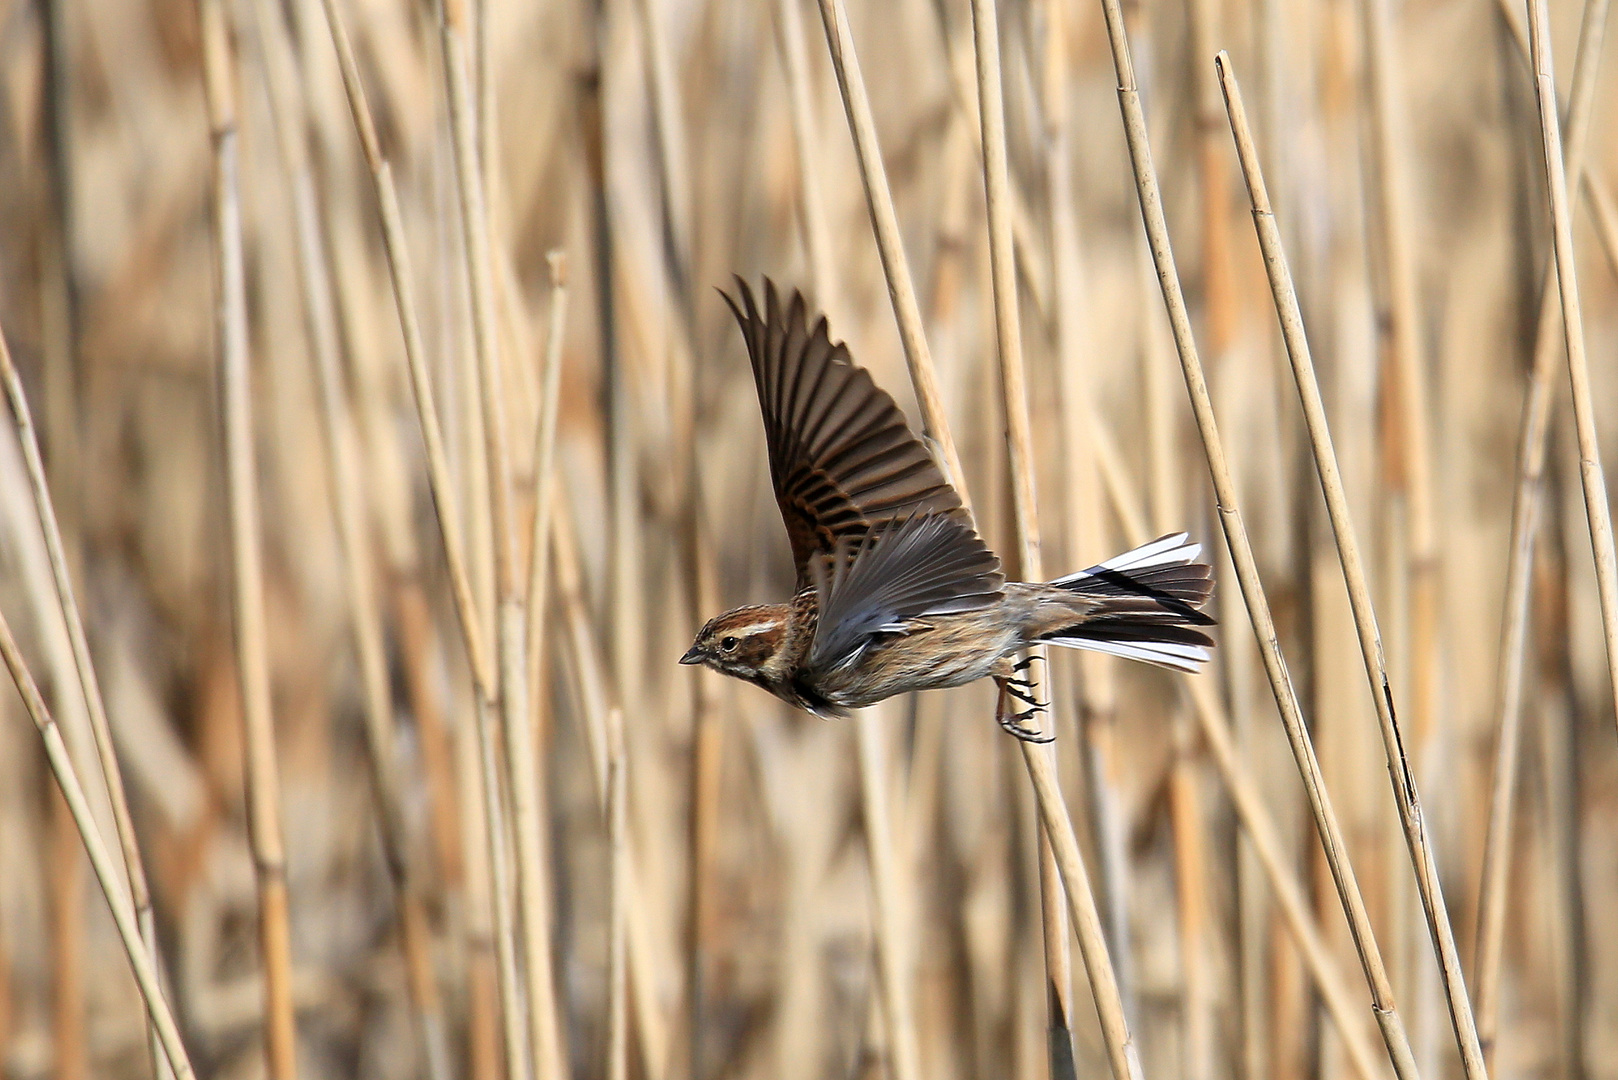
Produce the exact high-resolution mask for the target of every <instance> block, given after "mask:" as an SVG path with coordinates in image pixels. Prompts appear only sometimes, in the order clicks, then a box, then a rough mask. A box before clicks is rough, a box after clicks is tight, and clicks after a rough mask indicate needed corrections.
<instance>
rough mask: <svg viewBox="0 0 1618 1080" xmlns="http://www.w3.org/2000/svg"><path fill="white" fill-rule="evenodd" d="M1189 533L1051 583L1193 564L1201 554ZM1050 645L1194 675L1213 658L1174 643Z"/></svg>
mask: <svg viewBox="0 0 1618 1080" xmlns="http://www.w3.org/2000/svg"><path fill="white" fill-rule="evenodd" d="M1187 538H1188V534H1186V533H1183V532H1182V533H1174V534H1172V535H1169V536H1162V537H1159V538H1158V539H1156V540H1153V541H1152V542H1151V543H1149V544H1142V545H1141V546H1140V547H1138V548H1132V549H1131V550H1129V551H1126V552H1124V553H1123V554H1121V555H1114V556H1113V557H1112V558H1110V559H1108V560H1107V561H1106V562H1104V563H1101V564H1100V565H1098V566H1092V567H1090V568H1089V569H1088V570H1080V571H1079V572H1078V573H1076V574H1069V575H1067V576H1066V577H1059V578H1057V579H1056V580H1054V581H1052V582H1051V584H1052V585H1072V584H1073V583H1074V582H1077V581H1082V580H1084V579H1085V578H1087V577H1094V576H1095V575H1096V571H1098V570H1114V571H1118V572H1120V573H1131V572H1138V571H1141V570H1151V569H1153V568H1155V567H1159V566H1178V565H1183V564H1185V563H1190V562H1195V561H1196V560H1197V558H1198V557H1199V556H1200V555H1201V554H1202V545H1201V544H1188V543H1186V540H1187ZM1046 640H1047V641H1048V642H1049V643H1050V644H1052V645H1063V646H1066V647H1067V648H1070V649H1089V650H1090V651H1091V652H1098V653H1106V654H1107V655H1109V656H1121V657H1123V658H1124V659H1126V660H1139V661H1141V662H1143V663H1147V664H1156V665H1157V666H1158V667H1166V668H1173V669H1175V670H1176V671H1187V672H1191V673H1192V674H1195V673H1196V672H1198V671H1200V670H1201V667H1200V665H1202V664H1205V663H1207V662H1208V661H1209V660H1210V659H1212V656H1213V654H1212V653H1210V652H1209V651H1208V649H1207V648H1205V647H1204V646H1201V645H1184V644H1181V643H1179V642H1173V641H1091V640H1089V639H1087V638H1047V639H1046Z"/></svg>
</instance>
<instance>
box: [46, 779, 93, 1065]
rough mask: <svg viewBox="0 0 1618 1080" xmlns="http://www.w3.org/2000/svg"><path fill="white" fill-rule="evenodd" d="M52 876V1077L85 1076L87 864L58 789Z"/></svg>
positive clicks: (52, 798) (53, 804) (49, 854)
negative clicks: (84, 861) (85, 889)
mask: <svg viewBox="0 0 1618 1080" xmlns="http://www.w3.org/2000/svg"><path fill="white" fill-rule="evenodd" d="M46 799H47V803H48V805H49V807H50V809H49V811H48V812H47V813H48V816H49V819H50V821H49V825H48V828H47V832H48V833H49V846H48V848H47V851H46V856H45V867H46V872H47V874H48V875H49V877H50V892H49V896H50V913H49V918H48V922H49V924H50V926H49V935H50V971H51V1080H87V1078H88V1077H89V1075H90V1061H89V1058H90V1055H89V1049H88V1046H87V1044H88V1042H89V1035H88V1032H87V1031H86V1030H85V1013H86V1012H87V1011H88V1010H87V1009H86V1008H85V997H84V989H85V983H84V863H83V862H82V861H81V856H80V854H79V843H78V839H79V838H78V830H77V829H76V828H75V827H74V825H73V814H72V812H71V811H70V810H68V807H67V802H66V801H65V800H64V799H63V798H62V793H61V791H60V790H58V789H57V788H54V787H53V788H51V789H50V790H49V792H48V793H47V795H46Z"/></svg>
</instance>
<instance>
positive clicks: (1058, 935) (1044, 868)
mask: <svg viewBox="0 0 1618 1080" xmlns="http://www.w3.org/2000/svg"><path fill="white" fill-rule="evenodd" d="M972 45H973V51H974V53H975V54H976V57H977V95H978V122H979V125H980V128H981V131H982V144H983V187H984V191H985V194H986V196H987V203H988V220H989V264H990V277H991V281H992V283H993V295H994V324H995V343H996V345H997V349H996V352H997V354H998V356H999V359H1000V392H1001V399H1002V402H1003V404H1004V408H1005V417H1006V442H1007V447H1008V450H1009V452H1010V465H1011V492H1012V499H1011V505H1012V513H1013V518H1014V521H1015V525H1016V535H1017V543H1018V548H1019V551H1018V555H1019V558H1018V567H1019V569H1020V571H1021V574H1022V578H1023V579H1024V580H1026V581H1043V580H1045V572H1044V565H1043V558H1042V556H1041V550H1040V535H1039V507H1038V501H1037V499H1036V496H1035V492H1034V460H1033V435H1032V424H1031V423H1030V422H1029V419H1028V387H1027V380H1026V376H1025V373H1024V369H1023V353H1022V319H1021V317H1020V313H1019V311H1018V305H1017V265H1016V252H1015V248H1014V241H1013V238H1012V224H1011V194H1010V192H1011V179H1010V170H1009V168H1008V166H1007V164H1006V113H1005V100H1004V87H1003V85H1002V83H1001V75H1000V26H999V15H998V12H997V11H996V3H995V0H973V3H972ZM1030 655H1031V657H1032V656H1038V657H1039V658H1040V659H1044V651H1043V650H1033V651H1032V652H1031V654H1030ZM1039 666H1040V667H1045V666H1048V665H1045V664H1041V665H1039ZM1039 674H1040V673H1039V672H1037V671H1035V670H1033V669H1030V671H1029V672H1028V680H1029V682H1030V683H1032V684H1034V685H1032V686H1031V687H1030V688H1029V694H1030V696H1033V697H1038V696H1039V688H1038V683H1039V682H1041V681H1043V680H1042V679H1040V678H1038V677H1037V676H1038V675H1039ZM1046 723H1047V724H1049V723H1050V721H1049V720H1047V721H1046ZM1025 753H1032V754H1041V755H1044V757H1045V758H1046V761H1047V763H1048V764H1049V766H1050V768H1051V771H1052V772H1055V769H1056V750H1055V747H1054V746H1032V745H1028V746H1026V747H1025ZM1039 881H1040V918H1041V924H1042V928H1043V930H1044V940H1045V979H1046V983H1045V994H1046V1006H1047V1008H1048V1010H1049V1031H1050V1052H1051V1073H1052V1075H1053V1076H1055V1077H1058V1078H1061V1077H1064V1076H1071V1075H1072V1073H1073V1068H1074V1063H1073V1045H1072V1043H1073V1035H1072V1029H1073V958H1072V955H1071V953H1070V952H1069V946H1068V933H1067V920H1066V918H1064V916H1063V907H1062V896H1061V889H1062V882H1061V879H1060V877H1059V872H1058V870H1057V868H1056V865H1055V863H1054V856H1053V854H1052V852H1051V849H1050V841H1049V839H1048V838H1047V837H1045V836H1043V833H1042V835H1041V838H1040V841H1039ZM1089 902H1090V904H1091V905H1092V906H1093V905H1094V903H1095V900H1094V898H1093V897H1091V898H1090V901H1089ZM1098 921H1099V917H1098ZM1086 959H1087V960H1091V959H1092V958H1090V957H1086ZM1091 981H1092V982H1096V981H1098V980H1097V974H1096V973H1095V972H1092V973H1091ZM1099 982H1100V984H1101V985H1102V986H1103V987H1104V988H1105V987H1110V988H1111V994H1110V997H1109V996H1108V995H1106V994H1099V995H1097V997H1096V1007H1097V1009H1098V1010H1100V1012H1101V1014H1102V1031H1103V1033H1104V1034H1105V1035H1106V1036H1107V1038H1108V1056H1109V1057H1110V1058H1111V1059H1112V1062H1113V1068H1114V1071H1115V1073H1116V1075H1117V1076H1118V1078H1119V1080H1123V1078H1124V1077H1125V1076H1127V1075H1128V1074H1127V1072H1118V1071H1117V1070H1118V1069H1119V1068H1120V1067H1122V1068H1124V1069H1126V1070H1127V1068H1128V1064H1127V1054H1126V1048H1127V1046H1128V1042H1129V1032H1128V1024H1127V1022H1126V1019H1125V1016H1124V1010H1123V998H1122V996H1121V995H1120V994H1119V992H1118V982H1117V976H1116V974H1115V973H1113V972H1112V971H1111V969H1110V965H1109V969H1108V971H1107V972H1106V973H1105V976H1104V977H1102V978H1101V979H1100V980H1099ZM1114 1009H1116V1011H1117V1015H1116V1016H1115V1017H1109V1016H1108V1015H1107V1014H1108V1012H1109V1011H1111V1010H1114ZM1119 1033H1122V1037H1123V1045H1120V1046H1113V1045H1112V1040H1113V1038H1114V1037H1116V1036H1117V1035H1118V1034H1119Z"/></svg>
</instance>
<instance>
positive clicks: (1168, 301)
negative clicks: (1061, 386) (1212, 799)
mask: <svg viewBox="0 0 1618 1080" xmlns="http://www.w3.org/2000/svg"><path fill="white" fill-rule="evenodd" d="M1102 12H1103V14H1104V15H1105V17H1106V23H1107V36H1108V40H1109V43H1110V45H1111V48H1112V58H1113V66H1114V68H1115V70H1116V72H1117V75H1118V104H1119V108H1120V110H1121V112H1122V115H1123V121H1124V136H1125V140H1126V141H1127V143H1128V146H1129V156H1130V163H1131V166H1132V168H1133V171H1134V179H1135V191H1136V195H1137V196H1138V198H1139V201H1140V208H1141V218H1142V221H1143V223H1144V225H1145V228H1146V235H1147V241H1148V243H1149V244H1150V246H1151V251H1152V260H1153V263H1154V265H1155V266H1156V269H1157V278H1158V284H1159V286H1160V288H1161V289H1162V292H1163V301H1164V306H1165V308H1166V309H1167V310H1168V315H1169V326H1170V329H1171V330H1172V332H1173V334H1174V344H1175V347H1176V350H1177V351H1178V353H1179V356H1180V367H1181V370H1182V372H1183V374H1184V375H1185V383H1186V392H1187V396H1188V397H1189V398H1190V399H1191V409H1192V413H1193V414H1194V415H1195V417H1196V421H1197V431H1198V434H1199V435H1200V436H1201V438H1202V444H1203V450H1204V453H1205V456H1206V457H1207V460H1208V471H1209V474H1210V477H1211V479H1212V481H1213V487H1214V494H1215V498H1216V500H1217V506H1218V510H1219V521H1220V525H1221V527H1222V528H1223V529H1224V531H1225V539H1226V541H1227V543H1228V544H1229V546H1230V552H1231V561H1232V564H1233V566H1234V569H1235V571H1236V576H1237V580H1238V582H1239V583H1240V584H1241V589H1242V597H1243V599H1244V600H1245V601H1246V602H1247V610H1248V615H1249V618H1250V619H1251V621H1252V624H1253V631H1254V634H1255V636H1256V637H1257V638H1258V643H1259V648H1260V653H1261V655H1262V657H1263V660H1264V670H1265V674H1266V675H1267V676H1268V678H1269V682H1270V689H1271V691H1272V692H1273V693H1274V695H1275V700H1276V705H1277V707H1278V710H1279V712H1280V714H1281V722H1282V726H1283V727H1284V728H1285V729H1286V734H1287V741H1288V743H1289V744H1290V745H1291V748H1292V752H1293V755H1294V757H1295V758H1296V760H1297V764H1298V771H1299V774H1300V776H1301V777H1302V779H1303V783H1304V788H1305V791H1306V792H1307V794H1308V796H1309V804H1310V810H1311V812H1312V813H1313V815H1314V819H1315V825H1316V828H1317V829H1318V830H1319V832H1320V838H1321V843H1322V845H1323V847H1324V849H1325V854H1326V860H1327V863H1328V865H1329V867H1330V869H1331V872H1332V878H1333V881H1334V882H1335V883H1336V886H1337V891H1338V896H1339V899H1340V900H1341V901H1342V904H1343V909H1344V912H1345V914H1347V916H1348V922H1349V928H1350V931H1351V933H1352V935H1353V937H1354V944H1355V948H1356V950H1357V951H1358V953H1359V956H1360V962H1361V965H1362V967H1363V968H1364V970H1365V977H1366V982H1367V984H1368V985H1369V986H1370V988H1371V997H1372V1007H1373V1009H1374V1012H1375V1015H1376V1018H1377V1023H1378V1025H1379V1026H1380V1027H1381V1030H1382V1036H1383V1040H1384V1041H1385V1042H1386V1043H1387V1046H1388V1053H1389V1056H1390V1058H1391V1059H1392V1061H1393V1066H1394V1071H1395V1073H1396V1074H1397V1075H1398V1076H1399V1078H1400V1080H1412V1078H1414V1077H1415V1076H1416V1065H1415V1059H1414V1057H1413V1056H1412V1054H1411V1051H1410V1044H1409V1040H1408V1038H1407V1037H1406V1036H1405V1031H1404V1023H1403V1021H1402V1020H1401V1019H1400V1017H1399V1014H1398V1012H1397V1011H1396V1010H1395V1008H1394V1003H1393V988H1392V986H1391V985H1390V984H1389V982H1388V976H1387V969H1386V967H1385V966H1384V964H1383V962H1382V954H1381V951H1380V950H1379V949H1378V948H1377V946H1376V939H1375V936H1374V934H1373V933H1372V931H1371V925H1370V918H1369V916H1368V915H1367V914H1366V910H1365V900H1364V898H1363V896H1361V894H1360V888H1359V884H1358V882H1357V881H1356V879H1355V877H1354V871H1353V867H1352V866H1351V865H1350V863H1349V861H1348V856H1347V847H1346V845H1345V843H1344V840H1343V832H1342V826H1341V825H1340V824H1339V823H1338V821H1337V816H1336V814H1335V813H1334V812H1333V810H1332V808H1331V801H1330V799H1329V797H1328V795H1327V793H1326V790H1325V784H1324V782H1323V780H1322V779H1321V774H1320V763H1319V761H1317V760H1316V758H1315V752H1314V746H1313V744H1312V743H1311V742H1310V739H1309V732H1308V729H1307V728H1306V727H1305V725H1304V722H1303V712H1302V708H1301V706H1300V705H1299V703H1298V696H1297V692H1296V691H1295V690H1294V689H1293V687H1292V681H1291V677H1290V676H1289V675H1288V674H1287V670H1286V661H1285V660H1284V659H1283V657H1282V655H1281V647H1280V643H1279V641H1278V640H1277V638H1276V632H1275V621H1274V619H1273V617H1272V616H1271V614H1270V607H1269V601H1268V599H1267V598H1266V597H1265V595H1264V586H1263V582H1262V581H1261V580H1260V579H1259V576H1258V566H1257V563H1256V560H1255V559H1254V557H1253V547H1252V544H1251V543H1250V541H1249V540H1248V536H1247V527H1246V525H1245V524H1243V522H1242V516H1241V510H1240V507H1239V506H1238V504H1237V501H1236V489H1235V483H1234V482H1233V480H1232V479H1231V475H1230V468H1229V466H1228V465H1227V463H1226V460H1225V448H1224V443H1223V440H1222V439H1221V438H1220V436H1219V426H1218V423H1217V421H1216V419H1215V417H1214V413H1213V404H1212V402H1211V400H1210V399H1209V396H1208V384H1207V379H1206V378H1205V377H1204V375H1203V371H1202V361H1201V359H1200V358H1199V357H1198V356H1197V347H1196V341H1195V340H1194V338H1193V337H1192V334H1191V322H1190V318H1189V315H1188V313H1187V311H1186V306H1185V295H1184V292H1183V291H1182V289H1181V287H1180V277H1179V272H1178V270H1176V268H1175V265H1174V252H1173V249H1172V248H1171V246H1170V243H1169V235H1168V223H1167V221H1166V220H1165V219H1164V216H1163V200H1162V192H1161V191H1160V189H1159V187H1158V182H1157V170H1156V168H1155V167H1154V166H1153V164H1152V151H1151V146H1150V144H1149V142H1148V141H1147V137H1146V115H1145V112H1144V110H1143V109H1142V107H1141V101H1140V90H1139V88H1138V87H1137V86H1136V84H1135V73H1134V65H1133V62H1132V61H1131V60H1130V56H1129V41H1128V38H1127V37H1126V36H1125V32H1124V22H1123V12H1122V10H1121V7H1120V4H1119V0H1102Z"/></svg>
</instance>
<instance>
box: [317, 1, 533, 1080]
mask: <svg viewBox="0 0 1618 1080" xmlns="http://www.w3.org/2000/svg"><path fill="white" fill-rule="evenodd" d="M323 6H324V8H325V12H326V22H327V28H328V29H329V30H330V32H331V36H332V44H333V46H334V47H335V49H336V52H337V59H338V66H339V70H340V72H341V74H342V77H343V89H344V91H345V92H346V94H347V96H348V105H349V111H350V113H351V114H352V115H353V118H354V127H355V130H356V132H357V133H358V135H359V140H360V147H361V149H362V150H363V152H364V154H365V161H366V165H367V166H368V167H369V169H370V171H371V177H372V181H373V183H374V185H375V189H376V195H377V202H378V204H379V208H380V210H381V218H382V238H383V244H384V246H385V248H386V251H387V262H388V272H389V276H390V279H391V283H392V285H393V298H394V304H395V307H396V308H397V310H398V314H399V327H400V330H401V332H402V333H403V337H404V346H405V358H406V361H407V364H408V366H409V371H410V384H411V389H412V391H413V392H414V396H415V401H416V411H417V416H418V419H419V421H420V427H421V434H422V443H423V446H424V447H425V449H426V456H427V478H428V484H429V488H430V490H431V491H432V495H433V507H434V509H435V511H436V515H435V516H436V518H437V521H438V528H439V536H440V538H441V540H442V542H443V545H444V561H445V564H446V566H447V567H448V569H449V575H450V585H451V593H452V594H453V596H454V599H455V613H456V617H457V622H458V623H459V625H460V628H461V636H462V640H463V643H464V647H465V649H466V654H467V660H468V662H469V664H470V665H471V668H472V681H473V684H474V686H473V696H474V698H475V701H474V709H475V711H476V720H477V725H476V729H477V733H478V741H479V761H480V763H481V766H482V768H481V769H480V770H479V771H478V772H477V773H474V775H475V776H480V778H481V780H482V784H481V785H480V786H481V788H482V791H481V796H482V804H483V809H484V815H485V817H486V819H487V827H486V829H485V834H486V835H485V839H486V841H487V847H488V854H489V870H490V876H491V881H490V892H491V893H492V897H493V908H494V918H495V926H494V937H495V955H496V959H497V961H498V965H499V969H500V971H499V973H500V990H501V993H500V1005H501V1013H502V1017H503V1020H504V1031H505V1043H506V1067H507V1073H508V1077H510V1078H511V1080H521V1078H522V1077H524V1076H527V1075H528V1070H529V1068H530V1066H531V1060H530V1051H529V1046H528V1032H527V1024H526V1017H525V1016H524V1015H523V1013H522V1010H521V990H520V978H519V974H518V971H517V966H516V956H515V951H514V950H515V947H516V946H515V942H516V927H515V925H514V922H513V918H512V912H511V909H510V900H509V895H510V892H509V889H510V882H509V868H508V867H507V865H506V847H505V835H506V825H505V819H506V815H505V806H504V803H503V802H502V800H501V798H500V787H499V783H498V769H497V768H496V767H495V761H496V753H495V748H494V746H493V744H492V741H491V740H492V738H493V734H494V732H493V729H492V720H491V718H490V717H489V715H488V714H489V712H490V710H491V709H492V708H494V707H495V706H494V704H493V703H494V701H495V698H496V695H497V693H498V690H497V685H498V684H497V683H496V681H495V680H496V677H497V676H496V673H495V670H494V668H493V664H492V662H491V660H490V657H489V654H488V650H487V646H486V645H485V644H484V641H483V632H482V630H481V628H480V624H479V619H478V614H477V608H476V606H475V603H474V601H473V598H472V586H471V579H470V577H469V575H468V573H467V564H466V549H465V546H464V543H463V540H462V536H461V531H460V526H459V517H458V510H457V500H456V495H455V489H454V487H453V485H452V482H451V480H450V475H449V465H448V460H447V457H446V455H445V452H444V438H443V429H442V427H441V426H440V424H439V416H438V407H437V404H436V402H435V399H434V394H433V386H432V379H431V376H430V375H429V374H428V372H427V361H426V350H425V347H424V345H423V343H422V337H421V323H420V320H419V317H418V315H417V310H418V309H417V307H416V300H415V286H414V284H413V282H414V277H413V276H412V271H411V267H410V257H409V250H408V248H407V246H406V244H405V238H404V225H403V220H402V217H401V215H400V212H399V195H398V190H397V189H396V188H395V186H394V183H393V170H392V168H391V167H390V165H389V163H388V162H387V160H386V159H385V158H383V156H382V150H381V144H380V143H379V142H378V141H377V135H376V125H375V121H374V120H373V119H372V116H371V109H370V106H369V104H368V103H367V102H366V99H365V90H364V86H363V84H362V83H361V82H360V76H359V66H358V64H357V63H356V61H355V59H354V48H353V44H352V42H351V41H350V40H349V37H348V31H347V29H346V28H345V27H344V25H343V21H342V17H341V15H340V14H339V13H338V11H337V6H336V0H324V4H323ZM465 75H466V73H465V66H464V55H463V56H462V58H461V76H460V80H459V81H460V82H461V83H462V90H463V95H462V96H463V102H462V104H463V105H464V104H465V102H464V96H465V95H464V91H465V86H464V84H465V81H466V80H465ZM471 197H472V198H474V199H475V198H476V197H477V193H476V190H475V189H474V191H473V192H472V195H471ZM485 269H487V264H485ZM485 325H486V324H485ZM503 614H504V612H503ZM515 614H516V617H517V620H520V619H521V611H520V610H518V611H517V612H516V613H515ZM503 621H508V622H509V621H511V620H503ZM518 629H519V631H520V629H521V627H520V625H519V627H518ZM525 659H526V657H518V658H515V660H514V658H512V657H511V656H510V654H509V650H504V651H503V653H502V661H503V662H506V661H509V662H511V666H514V667H515V666H519V665H520V663H521V661H522V660H525ZM524 710H525V711H524V712H523V713H522V714H521V723H520V724H519V725H517V726H519V727H521V728H522V729H524V730H526V729H527V727H528V718H527V715H526V704H525V706H524ZM519 737H520V734H519ZM491 780H494V781H495V782H494V783H490V781H491Z"/></svg>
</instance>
